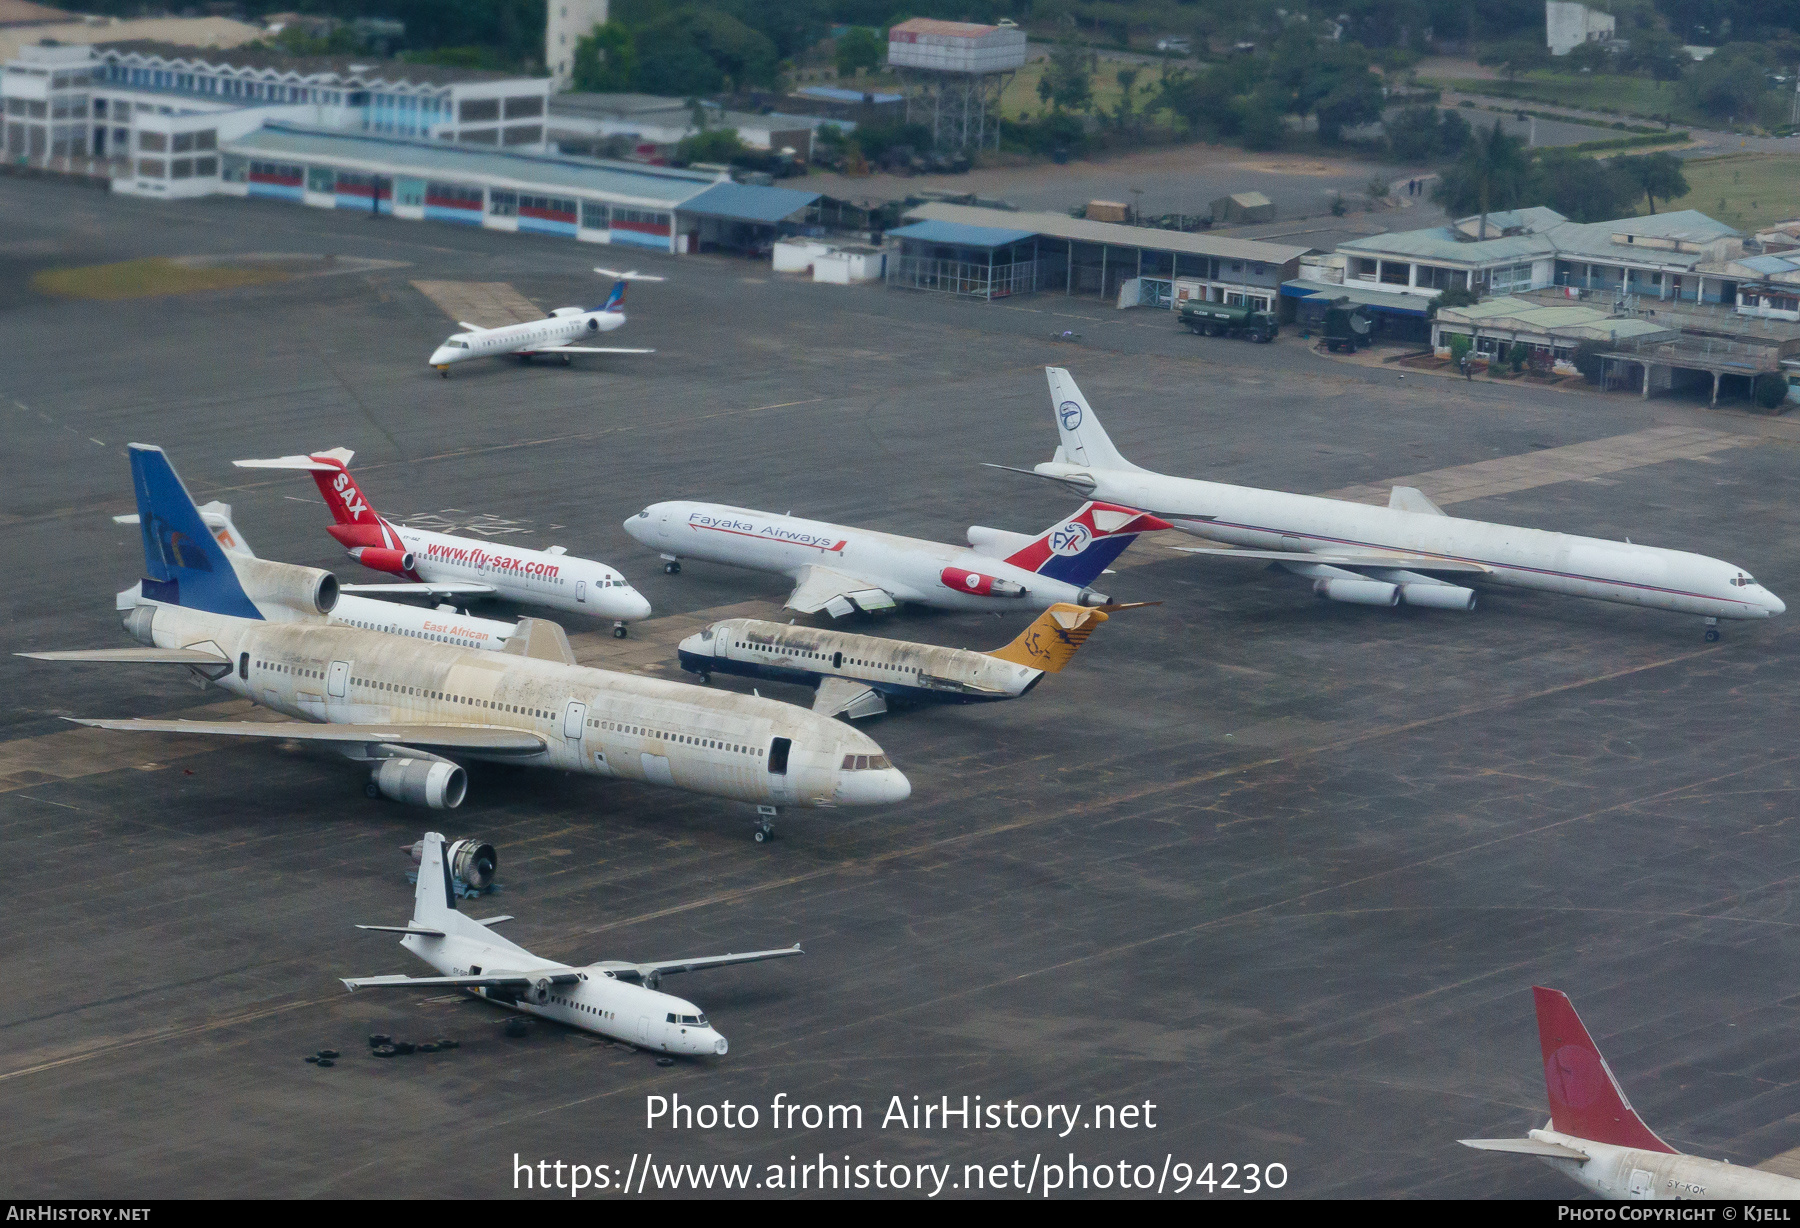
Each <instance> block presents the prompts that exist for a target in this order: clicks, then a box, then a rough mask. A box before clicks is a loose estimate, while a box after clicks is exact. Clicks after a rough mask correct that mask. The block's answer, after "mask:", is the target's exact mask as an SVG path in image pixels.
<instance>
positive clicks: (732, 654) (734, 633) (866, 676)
mask: <svg viewBox="0 0 1800 1228" xmlns="http://www.w3.org/2000/svg"><path fill="white" fill-rule="evenodd" d="M1143 604H1155V603H1153V602H1152V603H1145V602H1133V603H1132V605H1109V606H1098V607H1091V606H1078V605H1068V604H1066V603H1060V602H1059V603H1058V604H1056V605H1053V606H1051V607H1050V608H1049V609H1048V610H1045V611H1044V612H1043V613H1042V614H1040V615H1038V617H1037V621H1035V622H1033V623H1032V624H1031V625H1030V626H1029V627H1027V628H1025V630H1024V631H1022V632H1020V633H1019V636H1018V638H1017V639H1015V640H1013V642H1012V643H1010V644H1008V645H1006V646H1005V647H1004V648H996V649H994V650H993V651H992V652H972V651H970V650H969V649H966V648H939V647H938V646H936V645H935V644H909V643H907V642H905V641H904V640H888V639H882V638H880V637H878V636H873V635H853V634H851V633H849V632H847V631H832V630H829V629H824V628H818V627H796V626H793V625H791V624H788V623H771V622H763V621H761V620H759V619H754V618H729V619H726V620H724V621H723V622H716V623H714V624H713V625H712V626H710V627H707V628H705V629H704V630H701V631H696V632H695V633H694V634H693V635H690V636H688V637H687V638H686V639H685V640H682V641H681V646H680V648H679V649H678V652H679V655H680V660H681V668H682V669H685V670H687V671H688V672H689V673H691V674H698V675H700V677H701V679H702V680H706V679H708V678H710V677H711V676H712V675H713V674H715V673H719V674H740V675H743V676H744V677H748V678H763V679H767V680H768V681H770V682H793V683H798V684H799V685H801V686H810V687H817V688H818V696H817V698H815V699H814V701H813V711H814V712H821V713H824V714H825V715H826V716H839V715H842V716H847V717H849V718H850V719H852V720H856V719H858V718H861V717H865V716H874V715H876V714H877V713H880V712H886V711H887V707H888V703H889V701H892V702H894V703H897V704H976V703H987V702H991V701H993V700H996V699H1017V698H1018V697H1019V696H1021V695H1023V694H1025V692H1027V691H1029V690H1031V688H1032V687H1034V686H1036V685H1037V684H1038V682H1039V680H1041V679H1042V678H1043V676H1044V675H1045V674H1054V673H1058V672H1060V671H1061V670H1062V667H1063V666H1065V665H1067V664H1068V663H1069V660H1070V658H1072V657H1073V656H1074V655H1075V650H1076V649H1077V648H1080V647H1081V646H1082V645H1083V644H1085V643H1087V638H1088V636H1089V635H1091V634H1093V631H1094V628H1095V627H1098V626H1099V625H1100V624H1101V623H1103V622H1105V621H1106V617H1107V614H1108V613H1109V612H1111V611H1113V610H1126V609H1131V608H1133V606H1135V605H1143Z"/></svg>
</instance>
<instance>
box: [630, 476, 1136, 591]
mask: <svg viewBox="0 0 1800 1228" xmlns="http://www.w3.org/2000/svg"><path fill="white" fill-rule="evenodd" d="M625 531H626V532H627V533H629V534H631V536H632V537H634V538H636V539H637V540H638V541H639V542H642V543H643V544H644V545H646V546H648V547H650V548H651V549H652V550H656V551H658V552H660V553H661V554H662V555H663V556H664V557H665V558H668V559H670V560H676V559H702V560H705V561H706V562H710V563H724V564H726V565H728V566H732V567H745V568H749V569H750V570H752V571H768V572H775V573H777V574H779V575H784V576H788V577H790V578H791V579H794V580H796V581H798V582H800V584H801V586H802V587H801V589H797V590H796V592H795V597H796V598H799V597H800V596H801V594H802V591H803V590H804V589H805V587H806V586H807V585H808V584H809V582H811V580H812V579H814V578H816V576H817V575H818V574H819V573H820V572H824V573H831V574H833V575H836V576H842V577H844V578H846V579H847V580H849V581H854V582H858V583H860V584H862V585H866V586H867V588H869V589H871V590H879V592H881V593H884V594H886V595H887V597H889V598H891V600H888V601H885V602H883V601H882V600H881V599H880V598H875V599H873V600H868V599H865V598H863V597H862V596H860V595H859V594H857V593H856V592H855V591H854V586H852V585H840V586H839V587H843V588H846V589H847V590H850V595H851V597H852V598H853V600H854V601H855V604H856V605H857V606H858V607H860V608H863V609H865V610H867V609H870V608H872V607H874V608H879V607H880V606H882V605H884V604H885V605H892V604H893V603H895V602H901V601H910V602H915V603H917V604H919V605H926V606H932V607H935V608H937V609H942V610H1005V611H1012V612H1018V613H1023V612H1024V611H1026V610H1041V609H1043V608H1044V607H1046V606H1049V605H1052V604H1054V603H1055V602H1059V601H1066V602H1070V603H1072V604H1075V605H1103V604H1105V603H1106V601H1107V598H1106V597H1105V596H1103V595H1101V594H1099V593H1095V592H1094V591H1093V590H1091V589H1089V588H1087V587H1086V586H1085V585H1081V584H1071V583H1066V582H1064V581H1061V580H1057V579H1054V578H1052V577H1051V576H1048V575H1045V574H1042V573H1041V572H1033V571H1028V570H1026V569H1025V568H1023V567H1019V566H1016V565H1014V564H1012V563H1009V562H1007V561H1006V560H1005V559H1004V558H996V557H994V556H993V555H988V554H982V553H980V552H978V551H976V550H974V549H971V548H969V547H967V546H951V545H945V544H943V543H940V542H933V541H925V540H923V539H921V538H917V537H901V536H899V535H898V534H894V533H881V532H877V531H875V530H873V529H857V528H852V527H850V526H848V525H840V524H827V523H824V522H823V521H818V520H804V519H801V518H800V517H798V516H783V515H780V514H778V513H774V512H759V511H753V510H751V509H750V508H743V507H731V506H729V505H727V504H722V503H691V502H687V501H685V500H673V501H670V502H667V503H653V504H651V505H650V506H649V507H647V508H645V509H644V510H643V511H641V512H639V513H638V514H637V515H635V516H633V517H632V518H631V519H629V520H627V521H626V522H625ZM1017 536H1018V537H1019V538H1020V539H1021V540H1025V541H1029V540H1030V539H1029V538H1028V537H1026V536H1025V535H1023V534H1019V535H1017ZM1090 541H1091V537H1088V538H1082V539H1079V540H1076V539H1073V538H1072V539H1071V541H1070V546H1071V548H1072V549H1074V550H1079V549H1081V548H1082V547H1085V546H1086V545H1087V544H1089V542H1090ZM808 569H812V571H811V572H810V573H809V570H808ZM790 605H795V608H804V607H803V606H800V605H796V603H795V601H794V600H793V599H790Z"/></svg>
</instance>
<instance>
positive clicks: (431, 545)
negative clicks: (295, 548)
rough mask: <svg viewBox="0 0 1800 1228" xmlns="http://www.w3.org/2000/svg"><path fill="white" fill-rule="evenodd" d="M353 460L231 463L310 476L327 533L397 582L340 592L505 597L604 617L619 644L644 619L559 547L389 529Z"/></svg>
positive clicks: (610, 583)
mask: <svg viewBox="0 0 1800 1228" xmlns="http://www.w3.org/2000/svg"><path fill="white" fill-rule="evenodd" d="M355 455H356V453H354V452H352V451H351V450H350V449H349V448H332V449H331V450H330V451H327V452H316V453H314V454H313V455H311V456H278V457H276V458H274V459H273V460H241V461H233V462H232V463H233V464H234V465H236V466H237V467H238V468H240V469H296V470H300V471H302V472H305V473H310V474H312V478H313V483H314V485H316V486H317V487H318V488H319V494H321V495H322V496H324V499H325V506H326V507H328V508H330V509H331V515H332V517H333V519H334V520H335V521H336V523H335V524H332V525H330V526H328V527H327V528H326V530H325V531H326V532H327V533H329V534H331V535H332V537H334V538H336V539H337V542H338V544H339V545H341V546H343V547H344V548H345V549H346V550H347V551H349V553H350V557H351V558H353V559H355V560H356V561H357V562H359V563H361V564H362V565H363V566H364V567H367V568H369V569H370V570H372V571H385V572H388V573H389V574H391V575H395V576H399V577H401V579H400V580H399V581H397V582H395V583H392V584H346V585H345V586H344V591H345V592H347V593H386V594H392V595H402V594H414V595H418V596H432V597H463V598H477V597H504V598H507V599H509V600H512V601H517V602H521V603H523V604H527V605H540V606H547V607H548V608H550V609H552V610H561V611H563V612H565V613H569V614H586V615H588V616H590V617H593V618H610V619H612V620H613V635H614V636H616V637H618V638H619V639H624V638H625V624H626V623H628V622H637V621H638V620H640V619H644V618H648V617H650V603H649V602H648V601H646V600H644V596H643V594H642V593H640V592H638V591H637V590H636V589H634V588H632V587H631V585H630V584H628V583H626V581H625V577H624V576H621V575H620V574H619V573H618V572H617V571H614V570H613V569H612V568H611V567H608V566H607V565H606V564H604V563H596V562H594V561H593V560H592V559H583V558H576V557H575V556H574V555H572V554H567V553H565V552H564V551H563V548H562V547H561V546H552V547H550V549H548V550H526V549H522V548H521V547H518V546H502V545H496V544H494V543H491V542H479V541H476V540H474V539H473V538H468V537H456V536H453V535H451V534H449V533H433V532H430V531H429V530H426V529H414V528H409V527H407V526H406V525H396V524H393V523H391V522H390V521H389V520H388V519H387V518H386V517H385V516H383V515H381V514H380V513H379V512H377V511H376V510H375V508H374V507H373V506H372V505H371V504H370V503H369V500H368V498H367V497H366V496H365V495H364V494H363V493H362V491H361V489H360V488H359V487H358V486H357V483H356V481H355V479H354V478H352V477H351V476H350V468H349V466H350V459H351V457H353V456H355Z"/></svg>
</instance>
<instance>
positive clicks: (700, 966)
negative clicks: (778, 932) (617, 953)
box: [594, 943, 806, 985]
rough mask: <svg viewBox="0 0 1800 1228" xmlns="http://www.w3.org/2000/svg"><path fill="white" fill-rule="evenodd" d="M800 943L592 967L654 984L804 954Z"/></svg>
mask: <svg viewBox="0 0 1800 1228" xmlns="http://www.w3.org/2000/svg"><path fill="white" fill-rule="evenodd" d="M805 954H806V952H805V951H802V950H801V949H800V944H799V943H795V944H794V945H793V946H791V947H782V948H781V949H780V950H777V951H746V952H744V953H743V954H741V955H702V956H701V957H700V958H698V959H662V960H654V961H652V962H650V963H643V964H634V963H630V962H628V961H626V960H606V961H604V962H602V963H599V964H596V965H594V966H595V967H597V968H603V969H605V970H606V971H608V972H611V973H614V974H615V975H616V974H618V973H620V972H625V973H632V972H635V973H637V975H638V978H639V979H640V980H643V981H645V982H646V983H648V984H651V985H654V984H655V982H657V981H659V980H661V979H662V978H663V977H665V976H674V975H675V974H676V973H677V972H700V971H702V970H704V969H706V968H725V967H729V966H730V965H732V964H755V963H761V962H762V961H763V960H765V959H787V958H788V957H789V956H792V955H805Z"/></svg>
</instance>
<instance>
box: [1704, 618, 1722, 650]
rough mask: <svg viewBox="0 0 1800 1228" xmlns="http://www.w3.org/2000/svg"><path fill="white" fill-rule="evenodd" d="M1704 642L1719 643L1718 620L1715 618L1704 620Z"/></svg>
mask: <svg viewBox="0 0 1800 1228" xmlns="http://www.w3.org/2000/svg"><path fill="white" fill-rule="evenodd" d="M1706 642H1707V643H1708V644H1716V643H1718V642H1719V620H1718V619H1716V618H1709V619H1707V620H1706Z"/></svg>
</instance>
